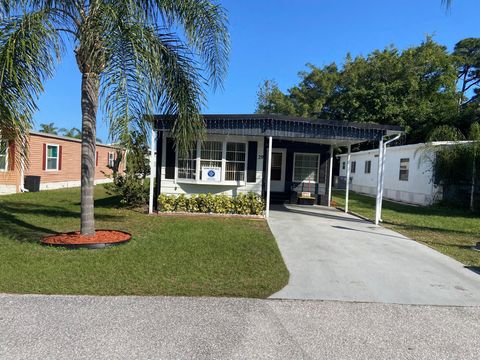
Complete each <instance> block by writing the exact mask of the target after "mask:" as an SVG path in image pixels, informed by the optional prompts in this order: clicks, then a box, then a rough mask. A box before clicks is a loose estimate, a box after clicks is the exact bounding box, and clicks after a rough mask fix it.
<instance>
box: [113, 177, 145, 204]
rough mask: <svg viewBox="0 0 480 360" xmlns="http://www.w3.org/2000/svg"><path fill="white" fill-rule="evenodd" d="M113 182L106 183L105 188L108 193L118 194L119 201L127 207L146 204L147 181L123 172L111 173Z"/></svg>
mask: <svg viewBox="0 0 480 360" xmlns="http://www.w3.org/2000/svg"><path fill="white" fill-rule="evenodd" d="M112 178H113V182H112V183H109V184H106V185H105V188H106V190H107V193H108V194H110V195H118V196H119V197H120V202H121V203H122V204H123V205H125V206H128V207H141V206H145V205H146V204H148V197H149V191H148V182H147V181H144V180H143V179H140V178H139V177H138V176H136V175H134V174H131V173H128V172H127V173H125V174H123V175H122V174H119V173H113V174H112Z"/></svg>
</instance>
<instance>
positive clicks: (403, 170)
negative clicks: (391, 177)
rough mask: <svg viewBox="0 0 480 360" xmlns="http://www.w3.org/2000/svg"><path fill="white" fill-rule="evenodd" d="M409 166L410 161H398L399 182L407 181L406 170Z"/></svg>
mask: <svg viewBox="0 0 480 360" xmlns="http://www.w3.org/2000/svg"><path fill="white" fill-rule="evenodd" d="M409 165H410V159H408V158H406V159H400V175H399V177H398V178H399V180H400V181H408V168H409Z"/></svg>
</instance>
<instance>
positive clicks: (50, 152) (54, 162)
mask: <svg viewBox="0 0 480 360" xmlns="http://www.w3.org/2000/svg"><path fill="white" fill-rule="evenodd" d="M46 156H47V161H46V163H47V170H58V145H47V154H46Z"/></svg>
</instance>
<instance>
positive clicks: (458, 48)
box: [453, 38, 480, 105]
mask: <svg viewBox="0 0 480 360" xmlns="http://www.w3.org/2000/svg"><path fill="white" fill-rule="evenodd" d="M453 55H455V56H457V58H458V60H457V62H458V81H459V86H460V89H461V90H460V91H461V94H462V97H461V104H463V105H466V104H468V103H470V102H472V101H477V102H478V99H479V95H480V88H479V85H480V38H467V39H463V40H461V41H459V42H458V43H457V44H456V45H455V50H454V52H453ZM469 91H470V92H471V93H472V95H471V96H468V92H469Z"/></svg>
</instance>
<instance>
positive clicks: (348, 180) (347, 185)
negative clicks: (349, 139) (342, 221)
mask: <svg viewBox="0 0 480 360" xmlns="http://www.w3.org/2000/svg"><path fill="white" fill-rule="evenodd" d="M351 150H352V145H350V144H348V152H347V184H346V188H345V212H346V213H348V197H349V192H350V152H351Z"/></svg>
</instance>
